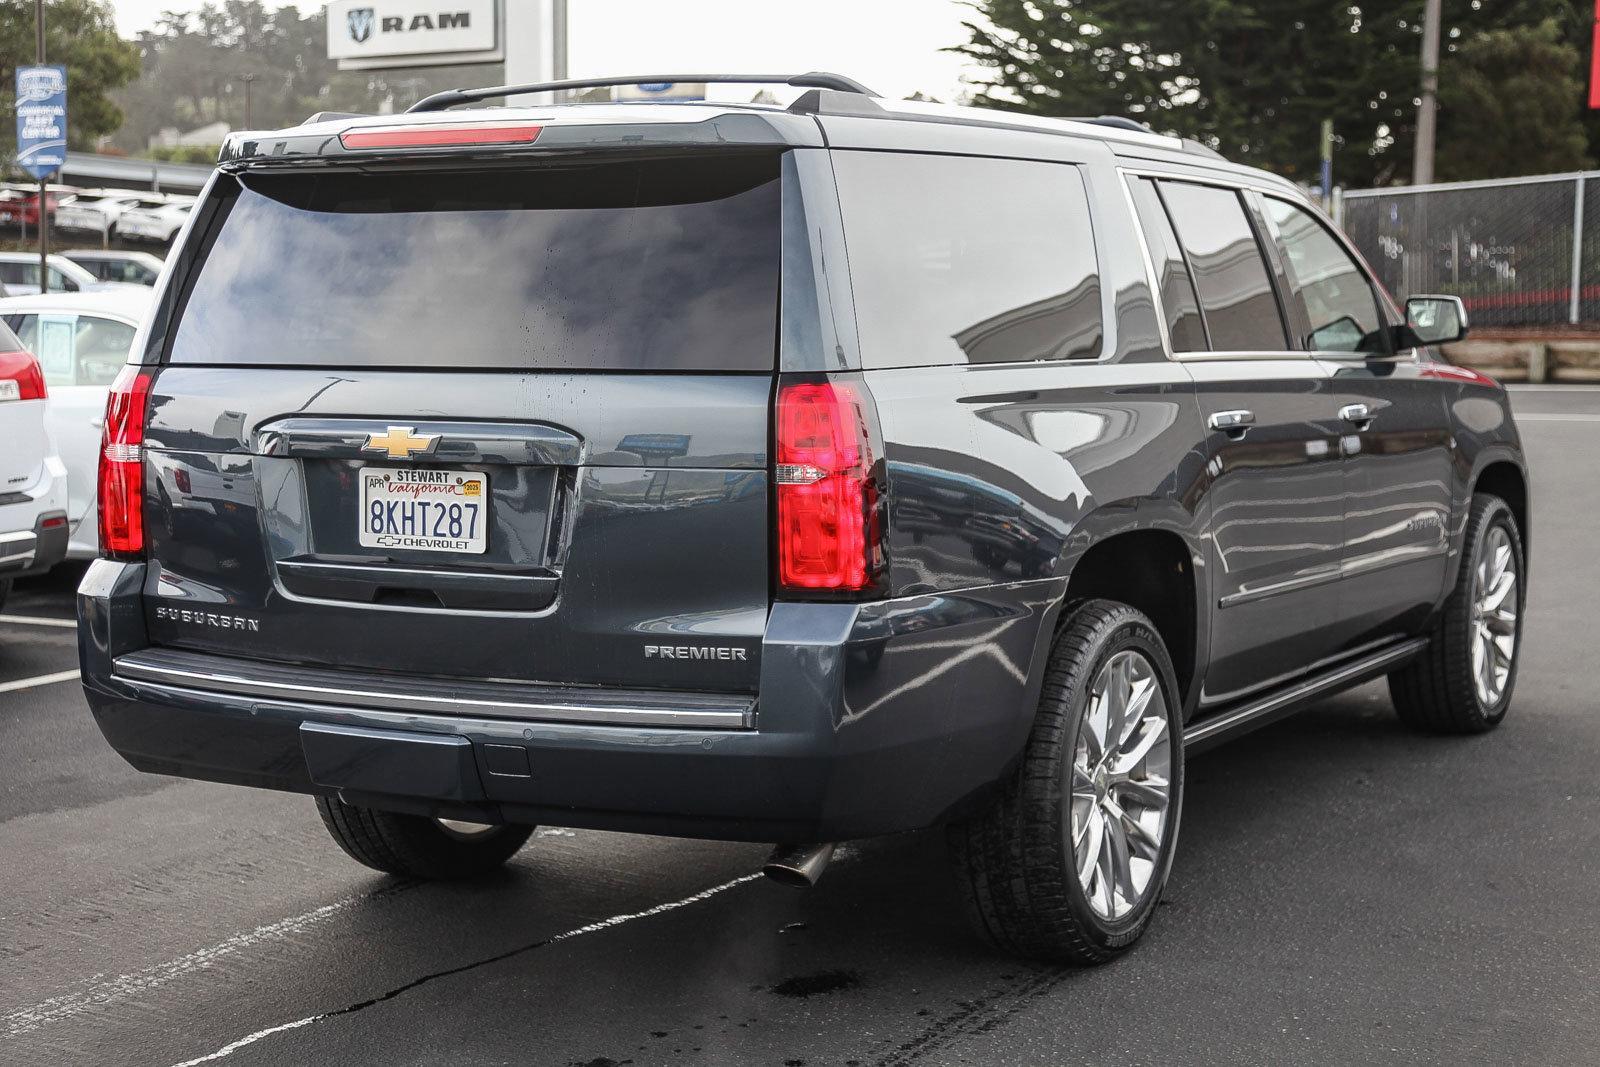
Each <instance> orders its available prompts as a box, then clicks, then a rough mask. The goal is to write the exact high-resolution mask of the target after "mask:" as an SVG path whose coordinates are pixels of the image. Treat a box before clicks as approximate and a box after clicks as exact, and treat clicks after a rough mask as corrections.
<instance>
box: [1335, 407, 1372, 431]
mask: <svg viewBox="0 0 1600 1067" xmlns="http://www.w3.org/2000/svg"><path fill="white" fill-rule="evenodd" d="M1339 417H1340V418H1341V419H1343V420H1344V421H1345V422H1352V423H1355V424H1356V425H1357V426H1359V425H1361V424H1362V423H1365V422H1371V421H1372V409H1371V408H1369V407H1367V405H1365V404H1346V405H1345V406H1344V407H1342V408H1340V409H1339Z"/></svg>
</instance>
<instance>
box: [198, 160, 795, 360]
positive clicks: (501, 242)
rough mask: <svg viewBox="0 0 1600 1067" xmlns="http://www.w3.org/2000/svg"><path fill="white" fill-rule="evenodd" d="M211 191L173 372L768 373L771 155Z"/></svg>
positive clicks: (306, 178)
mask: <svg viewBox="0 0 1600 1067" xmlns="http://www.w3.org/2000/svg"><path fill="white" fill-rule="evenodd" d="M219 187H221V189H222V192H221V196H222V203H221V204H220V205H219V206H220V207H221V209H222V211H221V221H220V222H219V223H215V224H213V225H214V227H215V230H214V232H215V240H214V242H213V243H212V244H211V247H210V251H209V252H208V253H206V255H205V257H204V260H203V261H202V263H201V265H200V267H199V271H198V275H197V276H196V280H195V282H194V284H193V286H192V288H191V290H190V292H189V293H188V295H187V299H186V301H185V304H184V307H183V310H182V313H181V316H180V318H179V322H178V325H177V328H176V331H175V332H174V335H173V339H172V342H171V348H170V354H169V359H170V361H171V362H174V363H210V364H223V365H236V364H271V365H284V366H321V365H326V366H392V367H407V368H409V367H473V368H484V369H518V370H520V369H540V370H544V369H548V370H574V371H581V370H664V371H687V370H694V371H757V370H762V371H769V372H770V371H771V370H772V368H773V365H774V361H775V352H776V345H777V342H776V337H777V313H778V275H779V256H778V251H779V249H778V246H779V204H780V180H779V173H778V157H777V156H776V155H775V154H765V155H761V156H754V155H734V154H727V155H723V156H718V157H706V158H697V159H677V160H657V161H636V162H624V163H604V164H595V163H590V164H587V165H577V164H568V165H562V164H553V165H541V166H537V167H530V166H524V167H520V168H516V169H477V170H469V171H460V172H455V173H451V172H441V171H422V172H418V171H404V172H400V171H393V172H382V171H378V172H368V173H348V172H346V173H335V172H325V173H321V174H315V175H281V174H278V175H261V176H249V175H247V176H245V177H243V178H242V179H240V178H226V179H221V180H219Z"/></svg>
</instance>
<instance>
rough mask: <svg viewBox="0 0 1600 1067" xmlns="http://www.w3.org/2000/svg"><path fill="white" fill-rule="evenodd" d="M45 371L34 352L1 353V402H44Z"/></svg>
mask: <svg viewBox="0 0 1600 1067" xmlns="http://www.w3.org/2000/svg"><path fill="white" fill-rule="evenodd" d="M44 398H45V388H44V371H42V370H40V369H39V361H38V360H36V359H34V358H33V353H32V352H0V400H43V399H44Z"/></svg>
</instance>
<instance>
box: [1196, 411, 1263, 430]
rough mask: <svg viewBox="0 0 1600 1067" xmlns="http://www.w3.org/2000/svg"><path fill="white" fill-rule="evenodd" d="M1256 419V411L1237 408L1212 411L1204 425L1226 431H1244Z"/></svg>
mask: <svg viewBox="0 0 1600 1067" xmlns="http://www.w3.org/2000/svg"><path fill="white" fill-rule="evenodd" d="M1255 421H1256V413H1255V412H1253V411H1246V410H1244V409H1243V408H1239V409H1237V410H1235V411H1213V412H1212V413H1211V417H1210V418H1209V419H1207V420H1206V425H1207V426H1210V427H1211V428H1212V429H1213V430H1223V431H1226V432H1228V433H1244V431H1246V430H1248V429H1249V428H1250V427H1251V425H1252V424H1254V422H1255Z"/></svg>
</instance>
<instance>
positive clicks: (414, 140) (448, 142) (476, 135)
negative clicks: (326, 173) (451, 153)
mask: <svg viewBox="0 0 1600 1067" xmlns="http://www.w3.org/2000/svg"><path fill="white" fill-rule="evenodd" d="M543 128H544V127H542V126H534V125H530V124H529V123H526V122H518V123H500V124H496V125H488V124H485V123H481V122H479V123H463V124H456V125H446V126H439V125H435V126H379V127H374V128H371V129H365V130H346V131H344V132H343V133H341V134H340V135H339V143H340V144H341V145H343V146H344V147H345V148H448V147H452V146H455V145H475V144H532V143H533V142H534V141H537V140H538V139H539V131H540V130H541V129H543Z"/></svg>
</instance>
